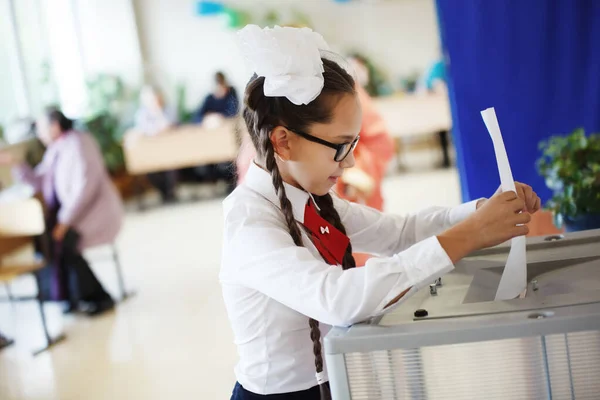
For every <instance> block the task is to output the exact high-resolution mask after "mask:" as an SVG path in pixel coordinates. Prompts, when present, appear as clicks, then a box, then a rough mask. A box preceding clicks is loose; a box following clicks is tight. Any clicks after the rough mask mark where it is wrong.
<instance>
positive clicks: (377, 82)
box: [350, 52, 393, 97]
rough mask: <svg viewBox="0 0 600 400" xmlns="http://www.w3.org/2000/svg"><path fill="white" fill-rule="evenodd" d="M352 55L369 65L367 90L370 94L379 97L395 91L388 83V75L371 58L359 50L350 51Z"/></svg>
mask: <svg viewBox="0 0 600 400" xmlns="http://www.w3.org/2000/svg"><path fill="white" fill-rule="evenodd" d="M350 57H353V58H355V59H356V60H358V61H359V62H361V63H362V64H363V65H365V66H366V67H367V70H368V71H369V83H367V86H366V87H365V90H366V91H367V93H369V95H371V96H373V97H378V96H386V95H389V94H391V93H393V88H391V86H390V84H389V83H388V80H387V78H386V76H385V75H384V73H383V72H382V71H381V70H380V69H379V68H378V67H377V66H376V65H375V64H374V63H373V61H372V60H371V59H370V58H368V57H366V56H365V55H364V54H362V53H359V52H353V53H350Z"/></svg>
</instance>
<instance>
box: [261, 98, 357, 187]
mask: <svg viewBox="0 0 600 400" xmlns="http://www.w3.org/2000/svg"><path fill="white" fill-rule="evenodd" d="M336 100H337V103H336V104H335V106H334V109H333V118H332V121H331V122H330V123H327V124H313V125H311V126H310V127H309V129H307V130H306V132H303V133H306V134H309V135H311V136H313V137H316V138H319V139H322V140H325V141H327V142H330V143H333V144H343V143H351V142H352V141H353V140H355V139H356V137H357V136H358V134H359V132H360V129H361V124H362V110H361V106H360V102H359V100H358V96H356V95H350V94H346V95H343V96H342V97H338V98H336ZM292 128H293V127H292ZM271 140H272V142H273V145H274V146H275V151H276V153H277V154H278V155H279V156H278V157H276V161H277V164H278V166H279V170H280V172H281V175H282V177H283V180H284V181H285V182H287V183H289V184H291V185H293V186H296V187H298V188H302V189H304V190H306V191H308V192H310V193H313V194H315V195H318V196H323V195H325V194H327V193H328V192H329V191H330V190H331V188H332V187H333V186H334V185H335V184H336V181H337V180H338V179H340V177H341V175H342V173H343V172H344V169H346V168H351V167H353V166H354V155H353V154H352V152H350V154H348V156H347V157H346V158H345V159H344V160H342V161H340V162H338V161H335V159H334V158H335V155H336V150H335V149H333V148H331V147H328V146H325V145H323V144H321V143H315V142H313V141H310V140H307V139H306V138H304V137H302V136H300V135H298V134H295V133H294V132H293V131H289V130H287V129H286V128H284V127H277V128H276V129H274V130H273V133H272V135H271Z"/></svg>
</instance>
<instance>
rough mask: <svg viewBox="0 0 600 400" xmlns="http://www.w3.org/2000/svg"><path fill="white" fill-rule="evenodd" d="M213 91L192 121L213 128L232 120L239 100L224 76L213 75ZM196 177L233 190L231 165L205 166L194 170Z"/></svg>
mask: <svg viewBox="0 0 600 400" xmlns="http://www.w3.org/2000/svg"><path fill="white" fill-rule="evenodd" d="M215 83H216V86H215V90H214V92H213V93H211V94H209V95H208V96H206V98H205V99H204V102H203V103H202V106H201V107H200V108H199V109H198V110H197V111H196V112H195V113H194V116H193V118H192V121H193V122H195V123H202V124H204V125H206V126H207V127H208V126H213V125H215V124H218V123H219V118H233V117H235V116H237V115H238V112H239V107H240V105H239V99H238V96H237V92H236V90H235V88H233V87H232V86H230V85H229V83H228V82H227V78H225V74H223V73H222V72H217V73H216V74H215ZM194 172H195V174H196V176H197V177H198V178H199V179H200V180H203V181H209V182H215V181H217V180H219V179H223V180H225V181H226V182H227V183H228V185H229V189H228V191H232V190H233V189H234V188H235V181H236V172H235V165H232V163H220V164H213V165H205V166H200V167H196V168H194Z"/></svg>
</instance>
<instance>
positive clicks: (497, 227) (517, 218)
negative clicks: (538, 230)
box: [438, 188, 537, 262]
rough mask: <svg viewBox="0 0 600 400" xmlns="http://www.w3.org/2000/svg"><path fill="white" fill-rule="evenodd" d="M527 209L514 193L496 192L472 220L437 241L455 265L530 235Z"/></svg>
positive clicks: (529, 219) (459, 225) (457, 226)
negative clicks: (483, 251) (486, 250)
mask: <svg viewBox="0 0 600 400" xmlns="http://www.w3.org/2000/svg"><path fill="white" fill-rule="evenodd" d="M530 189H531V188H530ZM525 196H526V195H525ZM535 197H537V196H535ZM533 203H536V201H534V202H533ZM534 205H535V204H534ZM524 209H526V202H525V201H524V200H522V199H520V198H519V197H517V195H516V193H515V192H513V191H510V192H503V193H497V194H495V195H494V196H493V197H492V198H491V199H489V200H487V201H486V202H485V203H483V204H482V205H480V208H479V209H478V210H477V211H476V212H475V213H473V214H472V215H471V216H470V217H469V218H467V219H465V220H464V221H462V222H461V223H459V224H457V225H456V226H454V227H452V228H450V229H449V230H447V231H446V232H444V233H442V234H441V235H439V236H438V240H439V241H440V244H441V245H442V247H443V248H444V250H446V253H448V256H449V257H450V259H451V260H452V262H457V261H459V260H460V259H462V258H463V257H465V256H467V255H468V254H469V253H471V252H473V251H476V250H479V249H483V248H486V247H492V246H496V245H498V244H501V243H503V242H505V241H507V240H509V239H512V238H514V237H516V236H523V235H526V234H527V233H529V228H528V227H527V226H526V225H525V224H527V223H528V222H529V221H531V215H530V214H529V213H528V212H522V211H523V210H524Z"/></svg>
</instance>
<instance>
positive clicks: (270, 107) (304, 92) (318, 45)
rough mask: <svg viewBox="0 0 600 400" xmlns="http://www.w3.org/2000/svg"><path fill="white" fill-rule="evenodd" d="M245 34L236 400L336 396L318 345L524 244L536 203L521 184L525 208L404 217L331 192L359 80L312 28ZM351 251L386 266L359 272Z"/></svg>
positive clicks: (230, 297) (356, 122)
mask: <svg viewBox="0 0 600 400" xmlns="http://www.w3.org/2000/svg"><path fill="white" fill-rule="evenodd" d="M240 37H241V39H242V44H243V45H242V49H243V51H244V53H245V56H246V58H247V59H248V61H249V63H250V66H251V67H252V68H253V70H254V71H255V72H256V73H255V75H254V76H253V77H252V79H251V80H250V82H249V83H248V85H247V87H246V91H245V99H244V111H243V116H244V119H245V122H246V124H247V127H248V130H249V132H250V135H251V138H252V142H253V144H254V146H255V147H256V150H257V158H256V159H255V162H254V163H253V164H252V165H251V166H250V169H249V171H248V173H247V175H246V180H245V182H244V184H242V185H241V186H239V187H238V188H237V189H236V190H235V191H234V192H233V193H232V194H231V196H229V197H228V198H227V199H226V200H225V202H224V218H225V227H224V229H225V231H224V247H223V261H222V268H221V273H220V279H221V283H222V287H223V295H224V300H225V304H226V307H227V311H228V314H229V318H230V321H231V325H232V328H233V332H234V336H235V341H236V344H237V346H238V352H239V355H240V361H239V363H238V365H237V367H236V376H237V380H238V383H237V384H236V386H235V389H234V391H233V396H232V399H235V400H239V399H258V398H261V399H262V398H273V399H327V398H330V394H329V387H328V383H327V374H326V368H325V365H324V359H323V354H322V345H321V338H322V336H323V335H325V334H326V333H327V332H328V331H329V330H330V327H331V326H332V325H338V326H349V325H351V324H353V323H356V322H359V321H364V320H366V319H368V318H369V317H372V316H376V315H378V314H381V313H383V312H386V311H388V310H390V309H391V308H392V306H394V305H398V304H400V303H401V301H402V300H403V299H404V298H407V297H408V296H410V295H412V294H413V293H415V292H416V291H417V290H418V289H420V288H421V287H423V286H425V285H427V284H429V283H431V282H432V281H433V280H435V278H437V277H439V276H442V275H443V274H446V273H448V272H450V271H451V270H452V269H453V265H454V264H455V263H456V262H457V261H459V260H460V259H462V258H463V257H465V256H466V255H467V254H469V253H470V252H472V251H475V250H477V249H481V248H484V247H489V246H494V245H497V244H500V243H502V242H504V241H506V240H508V239H510V238H512V237H515V236H518V235H524V234H526V233H527V227H526V226H524V225H522V224H526V223H527V222H528V221H529V219H530V216H529V213H528V212H522V213H520V212H521V211H523V210H527V211H529V212H535V211H536V210H537V209H538V208H539V198H538V197H537V196H536V195H535V193H534V192H533V191H532V190H531V188H530V187H528V186H526V185H522V184H518V185H517V186H518V188H519V189H518V191H519V192H520V195H521V198H519V197H518V196H517V194H516V193H514V192H509V193H498V194H496V195H494V196H493V197H492V198H491V199H489V200H485V199H482V200H478V201H475V202H471V203H467V204H464V205H461V206H458V207H455V208H451V209H445V208H430V209H427V210H424V211H421V212H419V213H416V214H413V215H408V216H404V217H401V216H392V215H385V214H382V213H380V212H379V211H376V210H374V209H372V208H368V207H365V206H362V205H358V204H354V203H350V202H348V201H346V200H341V199H339V198H337V197H335V196H333V195H331V194H330V189H331V188H332V187H333V186H334V185H335V184H336V182H337V181H338V179H339V177H340V176H341V175H342V173H343V172H344V170H345V169H347V168H351V167H352V166H353V165H354V162H355V161H354V156H353V154H352V151H353V149H354V147H355V146H356V143H357V142H358V140H359V137H358V133H359V131H360V128H361V114H362V113H361V108H360V102H359V100H358V98H357V94H356V91H355V86H354V81H353V79H352V77H351V76H350V75H349V74H348V73H347V72H346V71H345V70H344V69H343V68H341V67H340V65H338V64H337V63H336V62H333V61H331V60H330V59H328V58H326V57H324V56H322V54H324V53H323V52H320V51H319V50H320V49H321V50H322V49H326V44H325V42H324V41H323V39H322V37H320V36H319V35H317V34H316V33H314V32H312V31H311V30H309V29H306V28H305V29H294V28H279V27H276V28H274V29H265V30H261V29H260V28H258V27H256V26H248V27H246V28H244V29H243V30H242V31H241V32H240ZM476 210H477V211H476ZM353 249H354V250H357V251H361V252H366V253H371V254H375V255H377V257H375V258H371V259H370V260H368V261H367V263H366V265H365V267H364V268H354V267H355V260H354V258H353V257H352V250H353ZM315 372H316V379H315Z"/></svg>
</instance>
